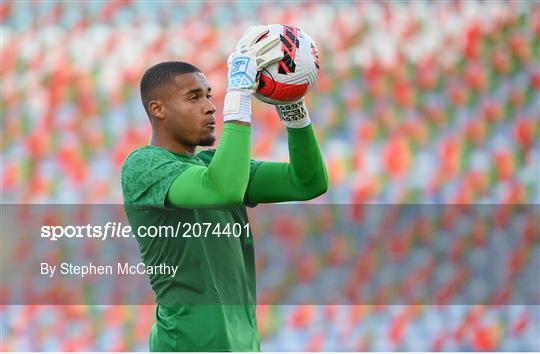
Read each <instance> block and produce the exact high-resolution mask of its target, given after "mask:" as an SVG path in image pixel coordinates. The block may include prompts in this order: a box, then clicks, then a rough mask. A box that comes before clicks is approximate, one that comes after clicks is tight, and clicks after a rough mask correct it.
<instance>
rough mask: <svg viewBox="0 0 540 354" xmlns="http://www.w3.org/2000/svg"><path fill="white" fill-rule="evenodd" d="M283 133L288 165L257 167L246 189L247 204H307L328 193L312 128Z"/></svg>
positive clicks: (263, 165) (276, 164)
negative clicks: (286, 146)
mask: <svg viewBox="0 0 540 354" xmlns="http://www.w3.org/2000/svg"><path fill="white" fill-rule="evenodd" d="M287 132H288V145H289V161H290V162H289V163H279V162H263V163H261V165H260V166H259V167H258V168H257V171H256V172H255V175H254V177H253V179H252V181H251V184H250V185H249V187H248V191H247V198H246V199H247V201H248V202H250V203H275V202H285V201H293V200H308V199H313V198H315V197H317V196H319V195H321V194H323V193H325V192H326V190H327V189H328V177H327V173H326V167H325V164H324V161H323V158H322V154H321V151H320V149H319V144H318V143H317V138H316V137H315V133H314V131H313V127H312V126H311V125H309V126H307V127H304V128H299V129H295V128H287ZM269 186H272V187H271V188H269Z"/></svg>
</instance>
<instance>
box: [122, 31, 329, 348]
mask: <svg viewBox="0 0 540 354" xmlns="http://www.w3.org/2000/svg"><path fill="white" fill-rule="evenodd" d="M266 33H267V31H266V30H265V27H264V26H256V27H252V28H250V30H248V31H247V32H246V33H245V35H244V36H243V37H242V39H241V40H240V41H239V43H238V45H237V49H236V51H235V52H234V53H233V54H231V56H230V57H229V60H228V66H229V71H228V86H227V94H226V96H225V102H224V121H225V123H224V128H223V133H222V136H221V140H220V143H219V146H218V148H217V149H215V150H206V151H202V152H199V153H196V152H195V149H196V147H197V146H210V145H212V144H213V143H214V140H215V136H214V127H215V113H216V107H215V106H214V104H213V102H212V95H211V88H210V86H209V85H208V82H207V80H206V78H205V76H204V75H203V74H202V73H201V71H200V70H199V69H197V68H196V67H194V66H193V65H191V64H187V63H184V62H165V63H160V64H157V65H155V66H153V67H151V68H150V69H148V70H147V71H146V73H145V74H144V76H143V78H142V80H141V96H142V101H143V104H144V108H145V109H146V112H147V114H148V117H149V118H150V123H151V125H152V138H151V140H150V144H149V145H148V146H144V147H142V148H139V149H137V150H135V151H133V152H132V153H131V154H130V155H129V156H128V157H127V158H126V160H125V162H124V165H123V167H122V189H123V196H124V208H125V211H126V214H127V217H128V220H129V222H130V224H131V226H132V229H133V230H134V233H135V234H136V236H137V241H138V242H139V247H140V250H141V255H142V259H143V261H144V263H145V264H146V265H147V266H149V265H154V266H157V265H160V264H166V265H169V266H178V271H177V273H176V274H175V275H171V274H149V277H150V284H151V286H152V289H153V290H154V292H155V294H156V302H157V308H156V322H155V324H154V326H153V328H152V331H151V333H150V350H152V351H259V350H260V345H259V336H258V333H257V321H256V317H255V304H256V290H255V261H254V250H253V238H252V235H251V233H250V229H249V225H248V219H247V213H246V205H255V204H257V203H272V202H282V201H292V200H308V199H311V198H314V197H316V196H319V195H321V194H323V193H324V192H325V191H326V190H327V175H326V168H325V166H324V163H323V160H322V158H321V153H320V150H319V147H318V144H317V140H316V138H315V135H314V132H313V128H312V126H311V124H310V120H309V116H308V114H307V110H306V108H305V105H304V103H303V101H300V102H297V103H295V104H293V105H288V106H280V107H277V111H278V114H279V115H280V117H281V119H282V120H283V121H284V123H285V124H286V125H287V132H288V141H289V155H290V163H275V162H261V161H250V132H251V127H250V125H251V96H252V94H253V92H254V91H255V89H256V87H257V77H258V72H259V71H260V70H261V69H262V68H264V67H266V66H268V65H270V64H272V63H275V62H277V61H279V60H281V59H282V58H283V54H282V52H281V49H280V42H279V39H278V38H264V37H265V35H266ZM261 38H262V39H261ZM179 223H180V225H181V226H180V227H179V228H178V229H179V231H180V233H179V234H177V235H176V237H171V235H169V237H144V236H145V235H142V234H137V232H138V231H137V230H140V229H139V227H141V226H145V227H148V226H160V227H163V226H165V227H166V226H171V229H173V228H177V227H178V225H179ZM197 235H198V236H197Z"/></svg>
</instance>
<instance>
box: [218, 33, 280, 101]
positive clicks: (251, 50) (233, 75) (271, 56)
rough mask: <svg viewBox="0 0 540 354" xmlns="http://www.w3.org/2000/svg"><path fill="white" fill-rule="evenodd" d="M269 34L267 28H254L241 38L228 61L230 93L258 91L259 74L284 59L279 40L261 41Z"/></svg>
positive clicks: (265, 39) (268, 39) (266, 39)
mask: <svg viewBox="0 0 540 354" xmlns="http://www.w3.org/2000/svg"><path fill="white" fill-rule="evenodd" d="M267 33H268V29H267V28H266V26H253V27H250V28H249V29H248V30H247V31H246V32H245V33H244V35H243V36H242V38H240V40H239V41H238V44H237V45H236V50H235V51H234V52H233V53H232V54H231V55H230V56H229V59H228V60H227V65H228V67H229V71H228V75H227V79H228V84H227V90H228V91H229V90H246V91H250V92H251V93H253V92H254V91H255V90H256V89H257V84H258V72H259V71H260V70H261V69H262V68H264V67H266V66H268V65H271V64H273V63H276V62H278V61H280V60H281V59H283V52H282V51H281V41H280V39H279V38H277V37H275V38H269V37H267V38H264V39H262V40H260V38H261V37H263V36H264V35H266V34H267ZM259 40H260V41H259ZM258 41H259V42H258Z"/></svg>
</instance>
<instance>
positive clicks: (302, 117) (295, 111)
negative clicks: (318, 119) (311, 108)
mask: <svg viewBox="0 0 540 354" xmlns="http://www.w3.org/2000/svg"><path fill="white" fill-rule="evenodd" d="M276 111H277V113H278V115H279V119H281V121H282V122H283V124H285V126H286V127H287V128H304V127H307V126H308V125H309V124H310V123H311V119H309V113H308V110H307V107H306V104H305V102H304V98H301V99H300V100H298V101H296V102H292V103H289V104H286V105H276Z"/></svg>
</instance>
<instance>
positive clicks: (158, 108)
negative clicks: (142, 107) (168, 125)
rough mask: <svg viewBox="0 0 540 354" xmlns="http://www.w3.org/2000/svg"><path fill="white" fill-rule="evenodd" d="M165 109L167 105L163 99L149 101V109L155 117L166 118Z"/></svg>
mask: <svg viewBox="0 0 540 354" xmlns="http://www.w3.org/2000/svg"><path fill="white" fill-rule="evenodd" d="M164 110H165V107H164V106H163V102H162V101H161V100H150V101H148V111H149V112H150V114H151V115H152V116H153V117H155V118H157V119H163V118H165V112H164Z"/></svg>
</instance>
